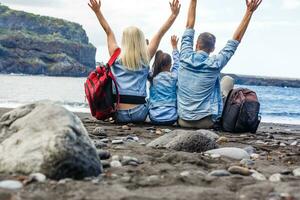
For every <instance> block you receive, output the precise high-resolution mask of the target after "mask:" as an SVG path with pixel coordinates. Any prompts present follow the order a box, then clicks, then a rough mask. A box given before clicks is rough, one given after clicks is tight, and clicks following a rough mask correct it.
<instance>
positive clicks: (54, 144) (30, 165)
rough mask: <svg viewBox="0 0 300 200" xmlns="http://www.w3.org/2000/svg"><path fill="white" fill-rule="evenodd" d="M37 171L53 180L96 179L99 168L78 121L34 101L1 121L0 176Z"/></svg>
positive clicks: (94, 152)
mask: <svg viewBox="0 0 300 200" xmlns="http://www.w3.org/2000/svg"><path fill="white" fill-rule="evenodd" d="M33 172H40V173H43V174H45V175H46V176H47V177H49V178H52V179H62V178H75V179H82V178H84V177H90V176H98V175H99V174H100V173H101V172H102V165H101V162H100V160H99V158H98V156H97V152H96V148H95V146H94V144H93V143H92V141H91V140H90V138H89V136H88V133H87V131H86V129H85V128H84V126H83V124H82V122H81V121H80V119H79V118H78V117H77V116H75V115H74V114H73V113H71V112H69V111H67V110H66V109H64V108H63V107H60V106H58V105H55V104H53V103H50V102H37V103H33V104H29V105H26V106H23V107H20V108H16V109H14V110H12V111H11V112H9V113H6V114H4V115H3V116H2V117H1V119H0V173H17V174H30V173H33Z"/></svg>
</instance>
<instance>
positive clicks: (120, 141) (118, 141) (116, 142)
mask: <svg viewBox="0 0 300 200" xmlns="http://www.w3.org/2000/svg"><path fill="white" fill-rule="evenodd" d="M111 143H112V144H123V143H124V141H123V140H113V141H112V142H111Z"/></svg>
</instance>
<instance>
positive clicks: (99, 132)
mask: <svg viewBox="0 0 300 200" xmlns="http://www.w3.org/2000/svg"><path fill="white" fill-rule="evenodd" d="M93 135H97V136H101V137H103V138H104V137H107V134H106V130H105V129H104V128H102V127H96V128H95V129H94V131H93Z"/></svg>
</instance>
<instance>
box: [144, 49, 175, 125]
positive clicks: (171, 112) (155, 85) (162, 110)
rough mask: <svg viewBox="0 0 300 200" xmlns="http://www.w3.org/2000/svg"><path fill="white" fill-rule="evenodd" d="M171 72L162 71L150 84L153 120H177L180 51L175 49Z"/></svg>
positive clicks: (150, 112)
mask: <svg viewBox="0 0 300 200" xmlns="http://www.w3.org/2000/svg"><path fill="white" fill-rule="evenodd" d="M172 55H173V66H172V69H171V72H161V73H159V74H158V75H157V76H156V77H155V78H154V79H153V81H152V83H151V85H150V99H149V100H150V110H149V115H150V118H151V120H155V121H156V122H167V121H176V120H177V119H178V115H177V77H178V68H179V51H178V50H174V51H173V53H172Z"/></svg>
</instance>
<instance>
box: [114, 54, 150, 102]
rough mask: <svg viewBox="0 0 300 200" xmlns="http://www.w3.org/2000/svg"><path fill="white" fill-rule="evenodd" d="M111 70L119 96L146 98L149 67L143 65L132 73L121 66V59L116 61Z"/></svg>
mask: <svg viewBox="0 0 300 200" xmlns="http://www.w3.org/2000/svg"><path fill="white" fill-rule="evenodd" d="M111 70H112V73H113V75H114V76H115V78H116V81H117V86H118V89H119V93H120V95H131V96H138V97H147V91H146V84H147V80H148V75H149V70H150V68H149V66H147V65H143V66H142V67H141V68H140V69H139V70H136V71H132V70H128V69H127V68H126V67H125V66H123V65H122V63H121V59H118V60H117V61H116V62H115V63H114V65H113V66H112V68H111ZM114 92H115V91H114Z"/></svg>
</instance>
